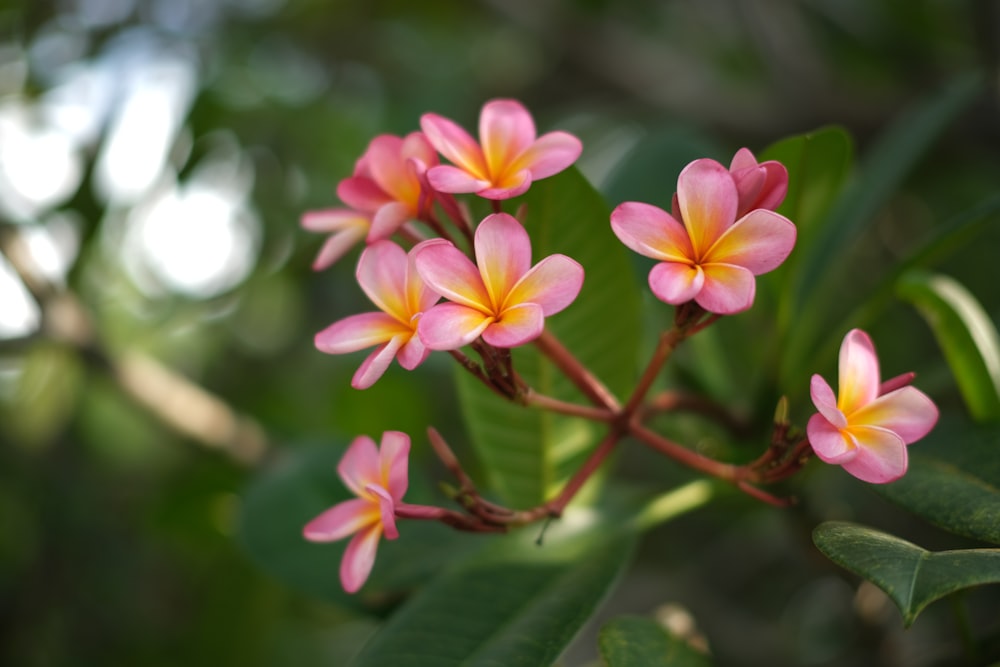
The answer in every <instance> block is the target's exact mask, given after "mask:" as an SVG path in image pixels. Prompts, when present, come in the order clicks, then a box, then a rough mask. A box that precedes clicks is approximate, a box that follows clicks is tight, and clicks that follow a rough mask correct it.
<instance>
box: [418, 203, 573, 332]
mask: <svg viewBox="0 0 1000 667" xmlns="http://www.w3.org/2000/svg"><path fill="white" fill-rule="evenodd" d="M473 245H474V248H475V256H476V264H473V263H472V261H470V260H469V258H468V257H466V256H465V254H464V253H463V252H462V251H461V250H459V249H458V248H456V247H455V246H454V245H453V244H452V243H450V242H448V241H445V240H443V239H431V240H429V241H424V242H423V243H421V244H419V245H418V246H417V247H415V248H414V249H413V254H414V256H415V262H416V267H417V271H418V272H419V273H420V275H421V277H422V278H423V279H424V282H426V283H427V284H428V285H430V287H431V288H432V289H434V290H435V291H437V292H438V293H439V294H441V295H442V296H443V297H444V298H445V299H447V302H445V303H440V304H438V305H436V306H434V307H433V308H431V309H430V310H428V311H427V312H425V313H424V314H423V316H422V317H421V318H420V324H419V326H418V328H417V331H418V333H419V335H420V338H421V340H423V342H424V344H425V345H427V347H429V348H430V349H432V350H455V349H458V348H460V347H462V346H463V345H468V344H469V343H471V342H472V341H474V340H476V339H477V338H479V336H482V337H483V340H484V341H486V342H487V343H489V344H490V345H494V346H496V347H505V348H509V347H517V346H518V345H523V344H524V343H527V342H529V341H531V340H534V339H535V338H537V337H538V336H540V335H541V333H542V330H543V329H544V328H545V318H546V317H548V316H549V315H554V314H555V313H558V312H559V311H561V310H562V309H564V308H566V307H567V306H568V305H569V304H570V303H572V302H573V300H574V299H576V297H577V295H578V294H579V293H580V288H581V287H582V286H583V267H582V266H580V265H579V264H578V263H577V262H576V261H574V260H572V259H570V258H569V257H566V256H565V255H558V254H557V255H549V256H548V257H546V258H545V259H543V260H541V261H540V262H538V264H536V265H534V266H532V265H531V241H530V239H529V238H528V233H527V232H526V231H525V230H524V227H522V226H521V224H520V223H519V222H518V221H517V220H516V219H515V218H513V217H512V216H510V215H508V214H506V213H496V214H493V215H490V216H487V217H486V218H485V219H484V220H483V221H482V222H481V223H480V224H479V227H478V228H477V229H476V236H475V241H474V244H473Z"/></svg>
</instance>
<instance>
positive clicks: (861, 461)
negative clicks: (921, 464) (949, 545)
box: [806, 329, 938, 484]
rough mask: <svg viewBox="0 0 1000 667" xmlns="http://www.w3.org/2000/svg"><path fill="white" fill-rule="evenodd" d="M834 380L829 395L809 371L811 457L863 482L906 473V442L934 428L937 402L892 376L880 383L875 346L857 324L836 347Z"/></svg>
mask: <svg viewBox="0 0 1000 667" xmlns="http://www.w3.org/2000/svg"><path fill="white" fill-rule="evenodd" d="M910 379H912V376H908V377H905V379H904V382H908V381H909V380H910ZM839 381H840V387H839V389H840V390H839V391H838V392H837V395H836V396H834V394H833V389H831V388H830V385H829V384H827V382H826V380H824V379H823V378H822V377H820V376H819V375H813V376H812V382H811V383H810V394H811V395H812V401H813V403H814V404H815V405H816V409H817V410H819V413H818V414H815V415H813V416H812V417H811V418H810V419H809V423H808V424H807V426H806V432H807V433H808V435H809V442H810V444H811V445H812V448H813V451H815V452H816V456H818V457H819V458H820V459H822V460H823V461H826V462H827V463H833V464H835V465H840V466H843V468H844V470H846V471H847V472H849V473H850V474H852V475H854V476H855V477H857V478H858V479H860V480H862V481H865V482H872V483H874V484H883V483H886V482H891V481H893V480H895V479H899V478H900V477H902V476H903V474H904V473H905V472H906V467H907V453H906V446H907V445H909V444H910V443H912V442H915V441H917V440H919V439H920V438H922V437H924V436H925V435H927V433H928V432H929V431H930V430H931V429H932V428H933V427H934V424H936V423H937V420H938V409H937V406H935V405H934V402H933V401H931V399H930V398H928V397H927V395H926V394H924V393H923V392H921V391H920V390H919V389H916V388H915V387H910V386H898V385H899V384H900V383H899V382H895V381H893V380H890V381H889V382H887V383H885V384H884V385H880V384H879V367H878V357H877V356H875V346H874V345H873V344H872V341H871V338H869V337H868V334H866V333H865V332H864V331H861V330H860V329H852V330H851V331H849V332H848V334H847V336H845V337H844V342H843V343H842V344H841V346H840V370H839ZM893 387H895V388H893Z"/></svg>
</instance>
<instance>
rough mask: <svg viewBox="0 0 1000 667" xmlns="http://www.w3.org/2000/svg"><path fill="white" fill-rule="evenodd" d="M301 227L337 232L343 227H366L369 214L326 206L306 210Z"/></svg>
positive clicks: (313, 230)
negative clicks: (319, 208)
mask: <svg viewBox="0 0 1000 667" xmlns="http://www.w3.org/2000/svg"><path fill="white" fill-rule="evenodd" d="M301 222H302V228H303V229H305V230H308V231H310V232H338V231H341V230H345V229H354V228H364V229H366V230H367V229H368V224H369V216H368V215H366V214H364V213H361V212H360V211H355V210H354V209H350V208H326V209H321V210H317V211H306V212H305V213H304V214H303V215H302V220H301Z"/></svg>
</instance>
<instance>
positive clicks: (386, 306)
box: [355, 241, 412, 326]
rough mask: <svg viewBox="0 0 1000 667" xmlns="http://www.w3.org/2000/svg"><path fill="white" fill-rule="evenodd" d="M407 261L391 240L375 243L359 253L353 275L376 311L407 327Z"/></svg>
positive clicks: (401, 250) (408, 316)
mask: <svg viewBox="0 0 1000 667" xmlns="http://www.w3.org/2000/svg"><path fill="white" fill-rule="evenodd" d="M409 266H410V258H409V257H408V256H407V254H406V251H405V250H403V249H402V248H401V247H399V246H398V245H396V244H395V243H393V242H392V241H376V242H375V243H372V244H370V245H369V246H368V247H367V248H365V251H364V252H363V253H361V257H360V258H359V259H358V268H357V271H356V272H355V276H356V277H357V279H358V284H359V285H360V286H361V289H362V290H363V291H364V293H365V294H366V295H367V296H368V298H369V299H371V302H372V303H374V304H375V305H376V306H378V308H379V310H381V311H382V312H383V313H386V314H388V315H392V316H393V317H394V318H396V319H397V320H398V321H399V322H400V324H403V325H405V326H408V325H409V322H410V317H411V316H412V314H411V313H410V312H409V311H408V309H407V294H406V273H407V271H408V270H409Z"/></svg>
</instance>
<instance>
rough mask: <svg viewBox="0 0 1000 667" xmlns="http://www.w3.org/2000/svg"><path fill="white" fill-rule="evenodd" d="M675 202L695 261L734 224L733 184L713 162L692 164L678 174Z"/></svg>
mask: <svg viewBox="0 0 1000 667" xmlns="http://www.w3.org/2000/svg"><path fill="white" fill-rule="evenodd" d="M677 202H678V205H679V206H680V210H681V217H682V218H683V220H684V226H685V227H687V230H688V235H689V236H690V237H691V244H692V246H694V250H695V253H696V254H697V256H698V257H702V256H703V255H704V253H705V252H706V251H707V250H708V249H709V248H710V247H711V246H712V244H713V243H715V241H716V239H718V238H719V237H720V236H722V233H723V232H724V231H726V230H727V229H728V228H729V227H730V226H731V225H732V224H733V222H735V221H736V206H737V203H738V200H737V194H736V184H735V183H734V182H733V177H732V176H731V175H730V174H729V171H728V170H727V169H726V168H725V167H723V166H722V165H721V164H719V163H718V162H716V161H715V160H709V159H707V158H704V159H701V160H695V161H694V162H692V163H691V164H689V165H688V166H686V167H685V168H684V170H683V171H681V173H680V176H678V177H677Z"/></svg>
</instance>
